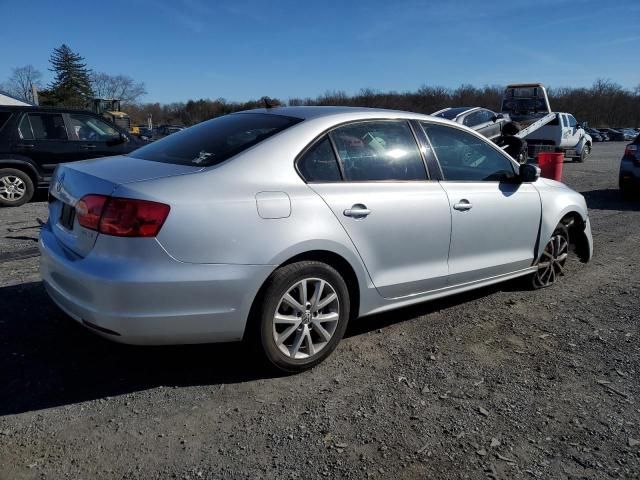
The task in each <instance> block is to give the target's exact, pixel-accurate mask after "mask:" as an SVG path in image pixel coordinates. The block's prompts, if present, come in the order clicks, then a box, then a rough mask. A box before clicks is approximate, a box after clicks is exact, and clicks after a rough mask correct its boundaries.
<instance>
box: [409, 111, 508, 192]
mask: <svg viewBox="0 0 640 480" xmlns="http://www.w3.org/2000/svg"><path fill="white" fill-rule="evenodd" d="M418 123H419V124H420V127H422V130H423V131H424V134H425V135H426V137H427V139H428V140H429V144H430V145H431V139H430V138H429V134H428V133H427V132H426V130H425V129H424V126H423V125H422V124H423V123H429V124H431V125H438V126H441V127H447V128H451V129H455V130H460V131H461V132H464V133H468V134H471V135H472V136H475V137H478V138H479V139H481V140H482V141H484V142H485V143H487V144H489V146H490V147H492V148H493V149H494V150H496V151H497V152H499V153H500V154H501V155H502V156H503V157H504V158H506V159H507V160H508V161H509V163H510V164H511V168H513V173H514V178H515V177H517V176H518V172H519V171H520V165H519V164H518V163H516V161H515V160H514V159H513V158H511V157H510V156H509V155H507V153H506V152H505V151H504V150H502V149H501V148H500V147H498V146H497V145H496V144H495V143H494V142H492V141H490V140H489V139H488V138H487V137H483V136H482V135H481V134H479V133H477V132H476V131H473V130H472V131H469V130H467V129H465V128H460V127H458V125H444V124H442V123H438V122H433V121H429V120H418ZM467 128H468V127H467ZM432 148H433V147H432ZM433 156H434V158H435V160H436V162H437V163H438V167H439V168H440V172H441V174H442V179H441V180H440V181H441V182H452V183H453V182H455V183H482V184H485V183H505V182H509V180H448V179H447V177H446V175H445V174H444V170H443V169H442V164H441V163H440V160H439V159H438V152H437V151H436V150H435V149H433Z"/></svg>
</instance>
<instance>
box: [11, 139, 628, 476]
mask: <svg viewBox="0 0 640 480" xmlns="http://www.w3.org/2000/svg"><path fill="white" fill-rule="evenodd" d="M623 149H624V144H623V143H620V142H617V143H610V144H596V145H595V147H594V153H593V155H592V156H591V157H590V158H589V160H588V161H587V163H585V164H583V165H581V164H570V163H567V164H565V166H564V168H565V181H566V182H567V183H568V184H569V185H571V186H572V187H573V188H575V189H576V190H578V191H580V192H582V193H583V194H584V195H585V197H586V198H587V203H588V204H589V207H590V209H591V220H592V228H593V233H594V240H595V250H596V253H595V258H594V260H593V261H592V263H590V264H588V265H582V264H579V263H578V262H577V260H576V259H575V258H574V259H573V262H572V263H571V264H570V266H569V269H568V270H569V272H568V275H567V276H566V277H564V278H563V279H562V281H561V283H560V284H559V285H556V286H555V287H552V288H550V289H546V290H542V291H536V292H531V291H524V290H522V289H521V288H520V285H519V284H517V283H507V284H503V285H499V286H497V287H493V288H487V289H483V290H480V291H476V292H473V293H471V294H465V295H459V296H456V297H452V298H449V299H446V300H444V301H438V302H435V303H430V304H424V305H421V306H418V307H414V308H409V309H404V310H401V311H397V312H394V313H390V314H385V315H381V316H376V317H371V318H366V319H361V320H360V321H358V322H356V323H354V324H352V325H351V326H350V329H349V333H348V336H347V338H345V339H344V340H343V342H342V343H341V345H340V346H339V347H338V349H337V351H336V352H335V353H334V354H333V355H332V356H331V357H330V358H329V359H328V361H326V362H325V363H324V364H322V365H320V366H319V367H317V368H316V369H314V370H313V371H310V372H307V373H304V374H301V375H297V376H289V377H276V378H274V377H270V376H268V375H267V374H265V373H264V371H263V370H262V369H261V368H260V366H259V365H255V363H254V359H253V358H252V357H251V356H250V355H248V354H247V352H246V351H245V350H244V349H243V348H242V347H241V346H238V345H204V346H195V347H171V348H165V347H162V348H159V347H158V348H140V347H127V346H122V345H117V344H113V343H109V342H107V341H104V340H101V339H99V338H97V337H95V336H93V335H92V334H90V333H88V332H86V331H84V330H83V329H82V328H80V327H78V326H76V325H75V324H74V323H73V322H72V321H71V320H68V319H67V318H65V316H64V315H63V314H61V313H60V312H59V311H58V310H57V309H56V308H55V307H54V306H53V305H52V303H51V302H50V301H49V300H48V298H47V296H46V294H45V293H44V290H43V288H42V285H41V283H40V281H39V278H38V273H37V263H38V259H37V250H36V249H35V246H36V237H37V233H38V229H37V225H38V223H37V220H36V218H37V217H40V218H45V216H46V203H45V202H40V203H31V204H29V205H27V206H25V207H22V208H18V209H2V210H0V312H1V314H0V478H1V479H22V478H38V479H40V478H48V479H61V478H84V479H89V478H144V479H147V478H180V479H182V478H186V479H200V478H343V477H345V478H369V477H371V478H391V477H393V478H436V479H444V478H493V479H512V478H539V479H549V478H554V479H555V478H589V479H595V478H598V479H602V478H640V382H639V381H638V374H639V373H640V350H639V349H638V342H639V341H640V331H639V328H638V320H640V301H639V300H638V294H637V292H638V289H639V288H640V273H639V270H638V267H637V265H638V258H639V252H640V203H625V202H622V201H620V200H619V198H618V192H617V169H618V165H619V159H620V157H621V154H622V151H623Z"/></svg>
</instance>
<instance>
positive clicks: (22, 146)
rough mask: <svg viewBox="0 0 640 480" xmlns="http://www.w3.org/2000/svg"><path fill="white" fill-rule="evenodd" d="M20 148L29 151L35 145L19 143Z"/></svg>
mask: <svg viewBox="0 0 640 480" xmlns="http://www.w3.org/2000/svg"><path fill="white" fill-rule="evenodd" d="M18 146H19V147H20V148H28V149H31V148H34V147H35V145H34V144H33V143H19V144H18Z"/></svg>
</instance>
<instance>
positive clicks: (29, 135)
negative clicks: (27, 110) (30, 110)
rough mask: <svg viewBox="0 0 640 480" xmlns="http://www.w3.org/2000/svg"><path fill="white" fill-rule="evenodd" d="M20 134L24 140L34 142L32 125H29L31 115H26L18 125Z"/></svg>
mask: <svg viewBox="0 0 640 480" xmlns="http://www.w3.org/2000/svg"><path fill="white" fill-rule="evenodd" d="M18 133H20V138H21V139H23V140H33V132H32V131H31V123H29V115H25V116H24V117H22V120H20V125H18Z"/></svg>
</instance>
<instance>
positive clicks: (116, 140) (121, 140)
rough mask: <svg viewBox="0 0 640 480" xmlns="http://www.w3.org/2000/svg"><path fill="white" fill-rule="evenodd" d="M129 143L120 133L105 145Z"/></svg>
mask: <svg viewBox="0 0 640 480" xmlns="http://www.w3.org/2000/svg"><path fill="white" fill-rule="evenodd" d="M128 141H129V137H127V136H126V135H125V134H124V133H120V135H118V136H117V137H113V139H112V140H108V141H107V145H120V144H121V143H126V142H128Z"/></svg>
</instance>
